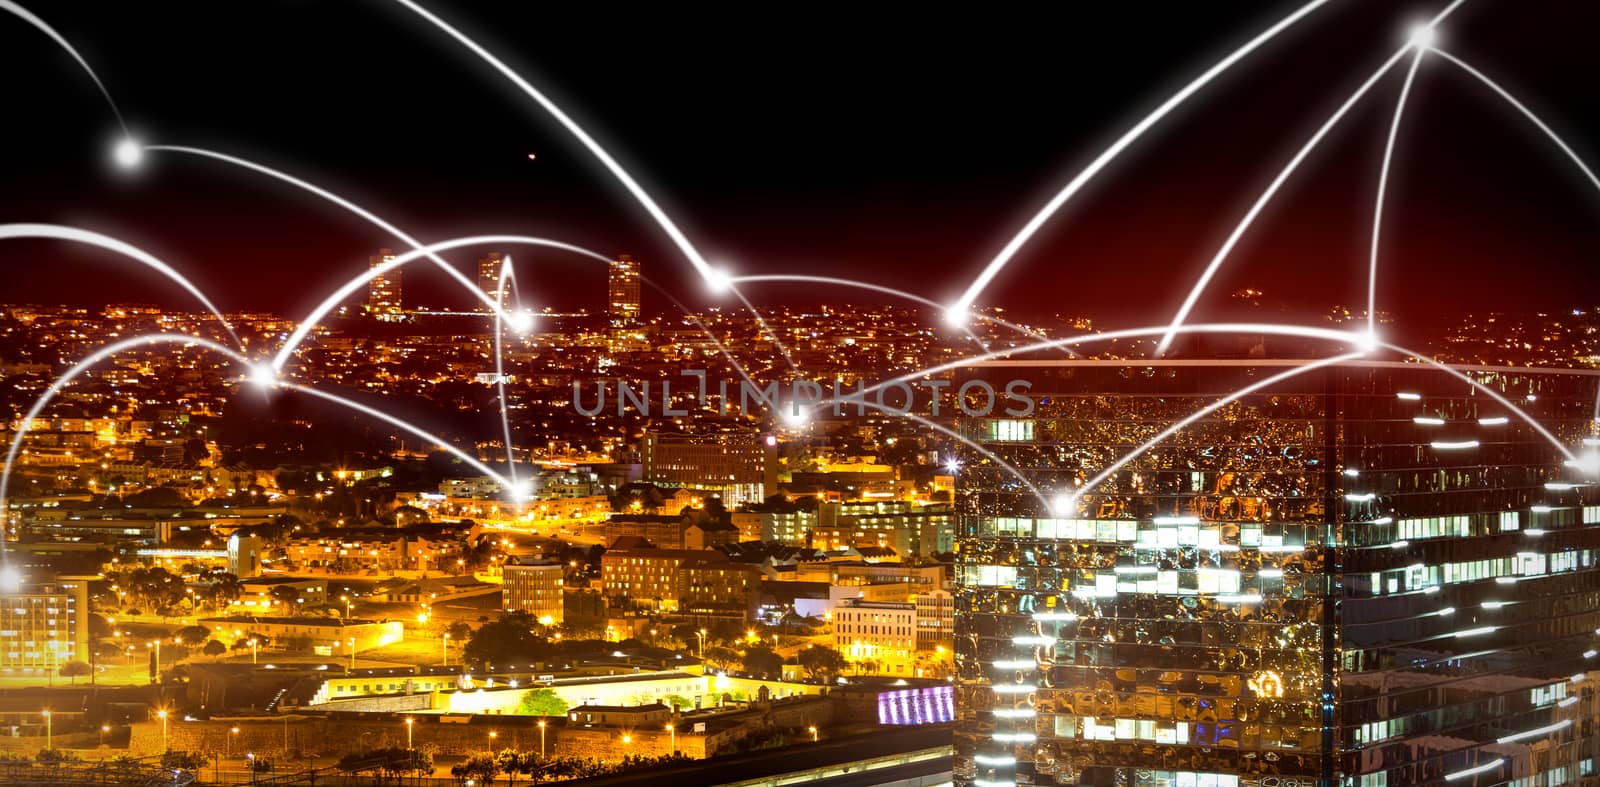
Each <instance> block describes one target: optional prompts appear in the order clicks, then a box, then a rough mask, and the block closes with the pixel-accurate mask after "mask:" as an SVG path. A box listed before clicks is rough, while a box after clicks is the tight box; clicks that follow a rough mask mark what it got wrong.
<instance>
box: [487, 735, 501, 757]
mask: <svg viewBox="0 0 1600 787" xmlns="http://www.w3.org/2000/svg"><path fill="white" fill-rule="evenodd" d="M498 737H500V733H498V732H495V731H494V730H490V731H489V751H491V752H492V751H494V739H495V738H498Z"/></svg>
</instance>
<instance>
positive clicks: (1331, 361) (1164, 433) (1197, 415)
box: [1072, 352, 1365, 499]
mask: <svg viewBox="0 0 1600 787" xmlns="http://www.w3.org/2000/svg"><path fill="white" fill-rule="evenodd" d="M1363 355H1365V353H1360V352H1355V353H1348V354H1345V355H1337V356H1334V357H1332V358H1328V359H1325V360H1321V361H1316V362H1314V363H1310V364H1306V365H1305V366H1296V367H1294V368H1292V369H1289V370H1288V371H1285V372H1281V373H1279V374H1275V375H1273V376H1271V377H1267V378H1264V379H1261V380H1258V381H1256V382H1254V383H1251V384H1250V385H1247V386H1245V387H1243V388H1240V389H1239V390H1237V391H1234V392H1233V393H1230V394H1228V395H1227V396H1224V397H1222V398H1221V399H1218V400H1217V401H1215V402H1212V403H1211V404H1208V405H1206V406H1205V407H1202V408H1200V409H1199V410H1196V411H1195V412H1193V413H1190V414H1189V415H1187V416H1185V417H1183V418H1182V419H1180V420H1178V421H1177V422H1175V423H1173V424H1172V425H1171V426H1168V427H1167V428H1166V429H1163V430H1161V432H1159V433H1158V434H1156V436H1155V437H1152V438H1150V439H1149V440H1147V441H1145V442H1144V443H1143V444H1141V445H1140V446H1139V447H1138V448H1135V449H1133V450H1132V451H1129V452H1128V453H1126V454H1124V455H1123V456H1122V457H1120V458H1118V459H1117V461H1115V462H1113V463H1111V465H1110V466H1108V467H1106V468H1105V469H1104V470H1101V471H1100V472H1099V473H1097V474H1095V476H1094V477H1093V478H1090V479H1089V480H1088V481H1086V482H1085V483H1084V485H1083V486H1081V487H1079V488H1078V489H1076V490H1074V491H1073V493H1072V497H1073V498H1074V499H1076V498H1078V497H1082V496H1083V495H1085V494H1087V493H1088V492H1089V491H1090V490H1092V489H1094V488H1095V487H1097V486H1099V485H1100V484H1102V483H1104V482H1105V480H1106V479H1107V478H1110V477H1111V474H1112V473H1115V472H1117V471H1118V470H1121V469H1122V467H1123V466H1124V465H1126V464H1127V463H1129V462H1131V461H1133V460H1134V459H1137V458H1139V457H1140V456H1142V455H1144V453H1145V452H1146V451H1149V450H1150V449H1151V448H1154V447H1155V446H1157V445H1159V444H1160V443H1161V442H1163V441H1165V440H1166V439H1167V438H1169V437H1171V436H1173V435H1174V434H1177V433H1178V432H1180V431H1182V430H1183V429H1185V428H1187V427H1188V426H1190V425H1191V424H1194V423H1195V422H1196V421H1199V420H1200V419H1202V418H1204V417H1206V416H1208V415H1210V414H1211V413H1214V412H1216V411H1217V410H1219V409H1221V408H1223V407H1225V406H1227V405H1228V404H1229V403H1231V402H1235V401H1238V400H1239V399H1241V398H1243V397H1245V396H1248V395H1250V394H1252V393H1255V392H1256V391H1259V390H1261V389H1263V388H1266V387H1269V386H1272V385H1277V384H1278V383H1281V382H1283V381H1284V380H1288V379H1290V378H1292V377H1297V376H1299V375H1302V374H1305V373H1306V372H1310V371H1315V370H1317V369H1321V368H1323V367H1326V366H1335V365H1337V364H1341V363H1344V362H1345V361H1353V360H1355V359H1357V358H1360V357H1361V356H1363Z"/></svg>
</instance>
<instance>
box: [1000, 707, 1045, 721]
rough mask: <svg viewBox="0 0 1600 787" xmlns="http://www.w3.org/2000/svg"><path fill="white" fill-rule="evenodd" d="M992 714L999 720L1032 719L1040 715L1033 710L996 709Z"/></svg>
mask: <svg viewBox="0 0 1600 787" xmlns="http://www.w3.org/2000/svg"><path fill="white" fill-rule="evenodd" d="M990 713H992V714H993V715H994V717H995V718H997V719H1031V718H1033V717H1035V716H1037V715H1039V712H1038V711H1035V710H1034V709H1032V708H995V709H994V710H992V711H990Z"/></svg>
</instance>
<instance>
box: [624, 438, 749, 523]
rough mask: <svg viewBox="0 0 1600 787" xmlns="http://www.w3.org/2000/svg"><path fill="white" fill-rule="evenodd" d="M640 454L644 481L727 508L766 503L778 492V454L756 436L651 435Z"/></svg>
mask: <svg viewBox="0 0 1600 787" xmlns="http://www.w3.org/2000/svg"><path fill="white" fill-rule="evenodd" d="M640 454H641V459H642V460H643V465H644V480H645V481H648V482H650V483H653V484H659V485H661V486H666V487H682V488H688V489H698V490H701V491H703V492H705V493H706V494H708V495H712V494H714V495H719V496H721V498H722V504H723V505H724V506H726V507H728V508H733V507H735V506H739V505H746V504H750V503H759V502H762V501H763V500H765V499H766V496H767V494H768V493H769V492H770V491H772V490H774V489H777V486H778V450H777V448H776V447H775V446H773V445H768V444H767V441H765V440H763V439H761V436H760V435H759V434H757V433H756V432H754V431H735V432H725V433H720V434H712V435H674V434H662V433H660V432H646V433H645V435H644V444H643V446H642V448H641V450H640Z"/></svg>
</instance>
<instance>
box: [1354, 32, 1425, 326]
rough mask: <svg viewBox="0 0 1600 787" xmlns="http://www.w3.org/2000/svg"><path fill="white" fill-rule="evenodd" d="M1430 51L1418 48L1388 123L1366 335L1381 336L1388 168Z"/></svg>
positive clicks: (1374, 221)
mask: <svg viewBox="0 0 1600 787" xmlns="http://www.w3.org/2000/svg"><path fill="white" fill-rule="evenodd" d="M1427 54H1428V50H1426V49H1422V48H1418V49H1417V52H1416V54H1415V55H1413V56H1412V57H1411V68H1410V70H1408V71H1407V72H1406V82H1405V84H1404V85H1402V86H1401V87H1400V98H1399V100H1398V101H1396V102H1395V105H1394V119H1393V120H1392V121H1390V123H1389V141H1388V142H1387V143H1385V144H1384V147H1383V166H1382V168H1380V169H1379V170H1378V198H1377V203H1376V205H1374V206H1373V209H1372V248H1371V252H1370V255H1369V257H1368V260H1369V262H1368V270H1367V332H1368V333H1370V334H1372V335H1373V336H1377V335H1378V246H1379V239H1380V238H1381V237H1382V234H1383V197H1384V194H1385V192H1386V191H1387V190H1388V188H1389V167H1390V165H1391V164H1392V163H1393V162H1394V146H1395V141H1396V140H1397V139H1399V137H1400V119H1401V118H1402V117H1404V116H1405V113H1406V101H1407V100H1408V99H1409V98H1410V97H1411V86H1412V84H1413V83H1415V82H1416V81H1417V71H1418V70H1419V69H1420V68H1421V67H1422V58H1423V56H1425V55H1427Z"/></svg>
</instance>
